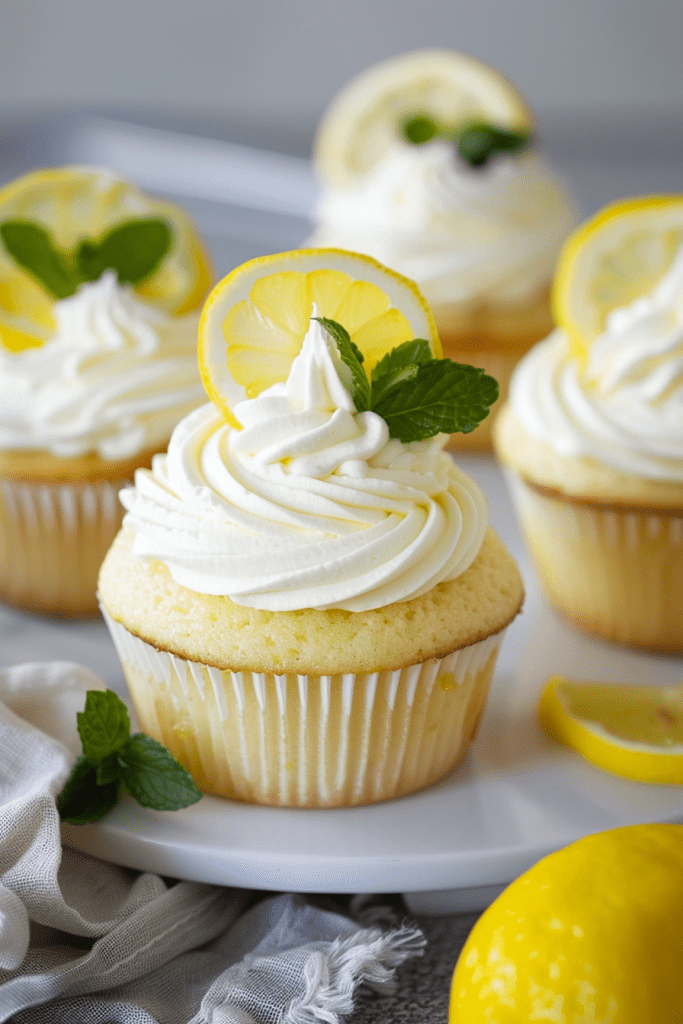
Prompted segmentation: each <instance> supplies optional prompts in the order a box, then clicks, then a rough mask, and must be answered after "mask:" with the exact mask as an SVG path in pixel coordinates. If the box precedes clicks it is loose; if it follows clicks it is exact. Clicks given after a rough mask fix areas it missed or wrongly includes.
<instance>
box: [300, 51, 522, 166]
mask: <svg viewBox="0 0 683 1024" xmlns="http://www.w3.org/2000/svg"><path fill="white" fill-rule="evenodd" d="M420 114H424V115H427V116H429V117H432V118H434V119H435V120H436V121H438V122H439V123H442V124H444V125H447V126H454V127H455V126H458V125H460V124H464V123H466V122H468V121H474V120H485V121H487V122H490V123H492V124H494V125H496V126H498V127H500V128H512V129H517V130H521V131H525V132H527V131H530V130H531V128H532V127H533V118H532V115H531V112H530V111H529V109H528V107H527V105H526V103H525V101H524V100H523V99H522V97H521V96H520V94H519V93H518V92H517V90H516V89H515V88H514V87H513V86H512V85H511V84H510V82H508V81H507V79H506V78H504V77H503V75H501V74H499V72H498V71H495V70H494V69H493V68H490V67H488V65H486V64H482V63H480V61H478V60H475V59H474V58H473V57H468V56H466V55H465V54H462V53H456V52H455V51H453V50H438V49H436V50H417V51H414V52H412V53H405V54H402V55H401V56H399V57H394V58H392V59H391V60H386V61H383V62H382V63H380V64H375V65H373V66H372V67H370V68H368V69H367V70H366V71H364V72H362V73H361V74H360V75H358V76H357V77H356V78H354V79H352V80H351V82H349V84H348V85H347V86H346V87H345V88H344V89H342V91H341V92H340V93H339V94H338V95H337V96H336V97H335V99H334V100H333V101H332V103H331V104H330V106H329V107H328V109H327V110H326V112H325V114H324V116H323V119H322V121H321V123H320V126H319V128H318V133H317V136H316V142H315V147H314V157H315V162H316V166H317V170H318V173H319V175H320V177H321V178H322V179H323V181H326V182H329V183H330V184H337V185H344V184H347V183H349V182H350V181H352V180H353V179H354V178H356V177H357V176H358V175H362V174H365V173H366V172H367V171H369V170H370V168H371V167H373V166H374V165H375V164H376V163H377V162H378V161H379V160H380V159H381V158H382V157H383V156H384V154H385V153H386V152H387V150H388V149H389V147H390V146H391V145H393V143H394V142H395V141H396V140H397V139H399V138H401V126H402V124H403V122H404V121H405V120H406V118H409V117H412V116H415V115H420Z"/></svg>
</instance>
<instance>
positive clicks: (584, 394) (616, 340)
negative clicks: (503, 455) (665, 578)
mask: <svg viewBox="0 0 683 1024" xmlns="http://www.w3.org/2000/svg"><path fill="white" fill-rule="evenodd" d="M654 209H655V210H657V204H656V203H655V204H654ZM671 213H672V216H673V219H674V220H675V219H676V217H677V218H678V220H680V221H681V227H680V228H678V229H676V227H675V224H672V223H670V224H669V225H668V234H669V235H670V236H673V238H674V246H673V249H672V251H671V253H670V254H669V256H668V257H667V258H666V259H660V256H659V255H658V250H659V249H661V245H659V244H658V240H659V242H661V239H662V238H663V237H664V236H663V235H662V232H661V230H660V228H659V226H657V227H656V230H653V231H651V238H650V239H647V238H645V236H644V234H643V227H642V226H641V222H643V221H644V219H645V218H644V217H643V214H642V212H639V213H638V223H636V224H635V225H634V229H633V230H635V232H636V234H635V235H634V237H635V238H636V240H637V245H638V248H637V249H634V248H633V239H632V238H630V237H629V234H630V229H628V228H627V225H628V223H629V216H630V215H631V214H630V212H629V209H628V206H625V207H623V208H621V209H620V213H619V216H616V217H615V216H612V217H611V220H608V221H607V222H606V224H605V223H603V222H602V221H599V219H598V223H597V225H596V228H595V229H593V228H592V227H591V225H590V224H589V226H588V228H589V230H588V233H587V234H586V235H585V237H584V236H582V247H581V249H576V248H574V247H573V246H571V245H570V248H569V252H570V256H571V266H568V265H563V266H561V270H560V275H559V276H558V283H557V286H556V308H559V312H560V317H558V319H560V318H562V319H563V320H564V323H563V325H562V327H561V328H558V329H557V330H556V331H554V332H553V333H552V334H551V335H550V336H549V337H548V338H547V339H546V340H545V341H543V342H541V343H539V344H538V345H536V346H535V347H534V348H533V349H532V350H531V351H530V352H529V353H527V355H526V356H525V357H524V358H523V359H522V361H521V362H520V363H519V364H518V366H517V368H516V370H515V372H514V374H513V377H512V381H511V386H510V398H509V414H511V415H512V416H514V419H515V420H516V422H517V424H518V425H519V427H521V428H522V430H523V431H524V432H525V433H526V435H528V437H529V438H531V439H533V440H534V441H535V442H537V447H535V448H534V455H533V459H532V458H530V457H528V456H529V453H528V452H526V453H524V445H522V446H521V447H519V446H517V445H515V444H512V445H510V444H509V443H506V444H505V450H506V452H507V453H508V455H510V456H511V458H512V460H513V461H515V458H517V459H521V460H522V461H523V462H524V464H525V471H526V472H528V473H530V475H531V477H532V478H534V479H542V480H543V481H544V482H546V483H552V484H553V485H557V486H561V487H562V488H563V489H576V490H577V491H580V490H582V489H585V488H586V487H588V489H589V490H593V489H596V488H599V487H603V488H604V487H605V486H608V490H609V491H612V489H616V490H617V491H621V492H622V493H624V494H626V493H630V495H631V497H635V496H638V495H639V494H642V495H645V494H647V493H655V492H653V491H652V487H655V489H656V490H657V491H659V492H661V494H662V495H663V496H665V495H666V494H667V493H668V490H667V489H670V490H671V491H672V495H673V496H674V497H675V498H676V500H677V501H678V502H679V503H680V500H681V491H680V488H681V485H682V484H683V244H682V243H683V201H682V202H681V203H680V204H679V206H678V207H676V212H675V215H674V211H673V210H672V211H671ZM657 216H659V213H657ZM670 220H671V218H670ZM615 225H619V227H618V231H619V232H620V233H621V235H623V236H624V238H623V240H615V241H614V245H616V246H617V248H616V249H614V248H612V245H613V243H612V241H610V239H609V237H608V234H609V232H610V231H611V232H615V231H617V227H615ZM584 231H585V229H584ZM627 231H629V234H626V232H627ZM677 231H678V233H679V234H680V235H681V238H680V240H679V241H678V243H676V242H675V238H676V233H677ZM638 232H639V233H640V234H639V235H638ZM670 242H671V239H670V238H668V239H667V241H666V246H667V248H670ZM622 247H623V252H622ZM591 249H602V252H601V253H599V255H595V254H594V253H592V252H591ZM648 249H649V250H650V251H651V253H652V256H651V257H647V256H646V255H644V254H645V253H647V251H648ZM629 251H631V252H632V253H633V254H634V255H632V257H631V260H634V259H635V260H636V262H638V261H640V260H645V261H646V262H647V261H648V260H649V259H650V258H651V259H654V260H656V262H657V270H656V272H655V273H653V274H649V275H646V274H645V269H646V268H645V267H641V268H640V272H641V275H642V278H643V280H644V282H645V284H644V287H643V286H641V287H640V288H639V287H638V286H637V285H636V284H635V283H634V281H633V280H632V278H633V272H632V271H628V272H625V271H624V270H622V269H620V265H621V263H622V259H623V256H624V253H626V254H628V253H629ZM606 256H607V258H605V257H606ZM617 257H619V258H617ZM565 263H566V261H565ZM623 265H624V266H628V259H623ZM591 266H593V267H594V270H593V271H591V269H590V268H591ZM665 266H666V269H664V267H665ZM615 267H616V268H617V269H616V270H615V269H613V268H615ZM595 268H597V269H595ZM591 273H594V274H595V276H594V277H593V278H592V279H591V276H590V275H591ZM624 273H627V276H628V283H627V284H625V283H623V282H620V280H619V278H620V275H623V274H624ZM608 277H609V278H610V279H609V280H608ZM648 278H654V280H651V279H648ZM579 288H580V289H581V291H582V292H585V295H586V297H585V298H584V300H583V301H582V299H581V296H580V295H577V294H576V292H577V290H578V289H579ZM641 288H642V291H641ZM634 294H635V295H636V296H637V297H633V296H634ZM621 295H623V296H624V297H628V301H625V302H624V303H623V304H622V303H621V301H620V296H621ZM591 296H597V297H598V298H597V299H595V300H594V301H600V297H601V296H610V298H609V299H607V300H606V308H605V309H604V311H603V313H602V314H601V315H600V316H594V317H593V322H594V324H595V326H594V327H593V329H592V331H591V328H590V324H591V321H590V319H589V317H588V316H586V315H585V313H584V314H582V315H584V317H585V322H581V321H570V314H571V309H572V307H573V305H574V304H576V306H577V308H578V309H580V310H583V311H585V308H586V307H587V306H588V305H590V297H591ZM508 441H509V438H508ZM515 447H517V451H518V453H519V454H518V455H517V456H516V457H515V456H514V454H512V452H513V450H514V449H515ZM558 457H559V460H558ZM561 460H569V461H570V463H571V464H572V465H573V466H574V471H575V473H576V480H574V471H572V472H570V471H568V469H567V462H566V461H564V462H562V461H561ZM553 467H555V468H553ZM596 468H597V470H602V471H603V472H602V477H600V476H599V475H598V476H596ZM549 478H552V481H551V480H550V479H549ZM625 478H635V480H636V482H633V480H632V481H631V483H630V484H627V483H626V482H625ZM599 480H601V481H602V482H601V483H599V482H598V481H599ZM607 480H611V481H612V484H611V485H606V481H607ZM638 481H640V482H642V485H644V487H643V486H641V483H638Z"/></svg>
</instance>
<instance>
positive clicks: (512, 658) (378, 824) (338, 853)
mask: <svg viewBox="0 0 683 1024" xmlns="http://www.w3.org/2000/svg"><path fill="white" fill-rule="evenodd" d="M460 461H461V462H462V463H464V464H465V468H467V469H468V470H469V471H470V472H471V473H472V475H474V476H475V477H477V478H478V479H479V481H480V482H481V483H482V486H483V487H484V488H485V490H486V492H487V494H488V495H489V498H490V501H491V508H492V519H493V523H494V525H495V526H496V528H497V529H498V531H499V533H500V534H501V535H502V536H503V538H504V540H505V541H506V543H507V544H508V545H509V547H510V548H511V550H512V551H513V553H514V554H515V556H516V557H517V559H518V561H519V563H520V566H521V568H522V571H523V573H524V576H525V580H526V583H527V591H528V594H527V600H526V604H525V608H524V612H523V614H522V615H521V616H520V617H519V619H518V620H517V621H516V622H515V623H514V624H513V625H512V626H511V628H510V630H509V632H508V635H507V637H506V640H505V643H504V644H503V649H502V651H501V656H500V659H499V663H498V669H497V672H496V676H495V679H494V684H493V687H492V693H491V698H490V701H489V705H488V707H487V710H486V713H485V715H484V720H483V724H482V729H481V731H480V734H479V736H478V738H477V741H476V743H475V744H474V746H473V748H472V749H471V751H470V753H469V755H468V757H467V760H466V761H465V763H464V764H463V765H462V766H461V767H460V768H459V769H458V770H456V771H455V772H453V773H452V775H451V776H450V777H448V778H447V779H445V780H444V781H442V782H441V783H440V784H438V785H436V786H434V787H433V788H431V789H429V790H426V791H425V792H423V793H419V794H416V795H414V796H411V797H407V798H404V799H401V800H394V801H391V802H389V803H384V804H378V805H375V806H371V807H360V808H351V809H346V810H320V811H316V810H284V809H280V808H264V807H258V806H251V805H247V804H240V803H236V802H231V801H225V800H219V799H215V798H212V797H208V796H207V797H204V798H203V799H202V800H201V801H200V802H199V803H198V804H195V805H194V806H193V807H189V808H187V809H185V810H183V811H179V812H176V813H172V814H169V813H165V814H164V813H159V812H155V811H146V810H143V809H142V808H141V807H139V806H138V805H137V804H135V803H134V802H133V801H132V800H124V801H123V802H122V803H121V804H119V805H118V806H117V807H116V808H115V809H114V810H113V811H112V812H111V813H110V814H109V815H108V816H107V817H106V819H104V820H103V821H102V822H100V823H98V824H97V825H89V826H83V827H80V828H75V827H71V826H64V839H65V842H66V843H67V844H69V845H72V846H75V847H77V848H78V849H80V850H83V851H85V852H88V853H92V854H95V855H96V856H98V857H102V858H104V859H106V860H111V861H114V862H116V863H120V864H125V865H127V866H129V867H134V868H138V869H146V870H150V871H155V872H158V873H161V874H164V875H171V876H174V877H183V878H191V879H194V880H198V881H208V882H215V883H220V884H224V885H236V886H243V887H248V888H252V887H255V888H260V889H276V890H283V889H288V890H293V891H300V892H336V893H351V892H402V893H404V894H406V896H407V899H408V903H409V906H410V908H411V909H412V910H413V911H414V912H420V911H423V912H430V911H431V912H434V911H441V912H453V911H455V910H465V909H480V908H481V907H482V906H485V905H486V903H487V902H489V901H490V899H492V898H493V897H494V896H495V895H496V894H497V892H498V891H499V890H500V888H501V887H502V886H503V885H505V884H506V883H508V882H510V881H511V880H512V879H513V878H514V877H516V876H517V875H518V874H519V873H520V872H522V871H524V870H526V869H527V868H528V867H530V866H531V865H532V864H533V863H534V862H535V861H536V860H538V859H539V858H540V857H542V856H544V855H545V854H547V853H549V852H551V851H552V850H555V849H558V848H559V847H560V846H563V845H565V844H567V843H569V842H572V841H573V840H575V839H578V838H579V837H580V836H582V835H585V834H587V833H589V832H595V831H599V830H602V829H607V828H614V827H617V826H619V825H626V824H631V823H635V822H643V821H654V820H658V821H659V820H661V821H683V787H678V786H655V785H645V784H641V783H637V782H630V781H628V780H625V779H621V778H618V777H616V776H612V775H609V774H607V773H605V772H602V771H600V770H599V769H597V768H595V767H593V766H591V765H590V764H588V763H587V762H585V761H583V760H582V759H581V758H580V757H578V756H577V755H575V754H573V753H572V752H571V751H568V750H566V749H565V748H563V747H560V746H558V745H557V744H555V743H553V742H552V741H551V740H549V739H548V738H547V737H546V736H545V735H544V734H543V733H542V731H541V730H540V728H539V726H538V724H537V721H536V715H535V706H536V701H537V699H538V694H539V691H540V688H541V686H542V684H543V682H544V681H545V679H546V678H547V677H548V676H549V675H550V674H552V673H554V672H563V673H566V674H567V675H569V676H572V677H576V678H584V679H602V680H613V681H616V682H622V683H624V684H628V683H631V684H635V683H642V682H650V683H657V684H662V685H670V684H672V683H674V682H677V681H678V680H680V679H681V678H682V677H683V659H680V658H667V657H656V656H651V655H647V654H640V653H637V652H633V651H628V650H624V649H621V648H617V647H614V646H612V645H610V644H606V643H602V642H601V641H597V640H592V639H590V638H589V637H586V636H583V635H582V634H581V633H579V632H578V631H577V630H575V629H574V628H573V627H572V626H570V625H568V624H566V623H564V622H562V621H561V620H560V619H559V618H558V617H557V616H556V615H555V613H554V612H552V611H551V610H550V609H549V608H548V607H547V606H546V604H545V602H544V601H543V600H542V599H541V598H540V596H539V593H538V589H537V587H536V585H535V583H534V579H533V575H532V573H531V570H530V568H529V566H528V562H527V560H526V557H525V554H524V551H523V549H522V546H521V542H520V540H519V535H518V533H517V529H516V526H515V523H514V519H513V517H512V510H511V507H510V505H509V500H508V498H507V493H506V491H505V489H504V486H503V482H502V479H501V476H500V473H499V471H498V470H497V469H496V467H495V466H494V464H493V461H492V460H490V459H484V458H469V459H466V460H465V459H462V460H460Z"/></svg>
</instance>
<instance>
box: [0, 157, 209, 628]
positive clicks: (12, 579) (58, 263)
mask: <svg viewBox="0 0 683 1024" xmlns="http://www.w3.org/2000/svg"><path fill="white" fill-rule="evenodd" d="M0 236H1V242H0V600H3V601H6V602H8V603H10V604H14V605H17V606H19V607H22V608H25V609H28V610H30V611H35V612H42V613H49V614H56V615H85V614H96V612H97V601H96V594H95V591H96V581H97V573H98V570H99V566H100V563H101V561H102V558H103V557H104V554H105V552H106V550H107V548H108V546H109V544H110V543H111V541H112V539H113V537H114V535H115V534H116V531H117V530H118V527H119V525H120V521H121V516H122V511H121V510H120V506H119V501H118V491H119V488H120V487H121V486H122V485H123V483H125V482H126V481H128V480H130V479H132V474H133V471H134V470H135V469H136V468H137V467H138V466H144V465H149V464H150V460H151V457H152V455H153V454H154V452H156V451H159V450H162V449H164V448H165V446H166V444H167V442H168V439H169V437H170V435H171V431H172V429H173V427H174V426H175V424H176V423H177V422H178V420H179V419H180V418H182V416H183V415H185V414H186V413H187V412H189V411H190V410H191V409H193V408H194V407H195V406H197V405H198V404H199V403H200V402H201V401H202V398H203V390H202V386H201V381H200V378H199V373H198V370H197V365H196V338H197V324H198V319H199V309H198V307H199V306H200V305H201V303H202V301H203V299H204V297H205V295H206V292H207V290H208V288H209V287H210V284H211V279H212V272H211V267H210V262H209V259H208V256H207V254H206V252H205V250H204V247H203V245H202V242H201V241H200V239H199V238H198V236H197V234H196V232H195V230H194V228H193V226H192V224H191V223H190V221H189V219H188V217H187V216H186V215H185V213H184V212H183V211H182V210H181V209H180V208H179V207H178V206H176V205H174V204H172V203H169V202H166V201H163V200H161V199H157V198H154V197H151V196H148V195H145V194H143V193H142V192H140V191H139V190H138V189H136V188H135V187H134V186H132V185H131V184H129V183H128V182H127V181H124V180H122V179H121V178H119V177H117V176H116V175H114V174H112V173H110V172H108V171H105V170H100V169H93V168H85V167H60V168H52V169H48V170H42V171H36V172H34V173H31V174H28V175H25V176H23V177H21V178H19V179H18V180H16V181H14V182H12V183H11V184H9V185H7V186H6V187H5V188H4V189H3V190H2V192H0Z"/></svg>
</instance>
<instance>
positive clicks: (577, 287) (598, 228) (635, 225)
mask: <svg viewBox="0 0 683 1024" xmlns="http://www.w3.org/2000/svg"><path fill="white" fill-rule="evenodd" d="M681 245H683V196H680V195H672V196H647V197H644V198H638V199H625V200H622V201H620V202H618V203H613V204H611V205H610V206H607V207H605V209H604V210H602V211H601V212H600V213H598V214H597V215H596V216H595V217H592V218H591V219H590V220H588V221H586V222H585V223H584V224H583V225H582V226H581V227H580V228H579V229H578V230H577V231H575V232H574V234H573V235H571V236H570V238H569V239H568V240H567V242H566V243H565V246H564V248H563V250H562V252H561V254H560V258H559V261H558V264H557V269H556V274H555V281H554V285H553V299H552V305H553V315H554V319H555V322H556V324H557V325H558V327H560V328H561V329H562V330H563V331H564V332H565V333H566V335H567V337H568V339H569V344H570V347H571V351H572V354H573V355H574V356H575V357H576V358H577V359H579V360H580V361H581V362H582V363H585V360H586V358H587V355H588V350H589V348H590V346H591V343H592V342H593V341H594V340H595V338H597V337H598V336H599V335H600V334H601V333H602V332H603V330H604V328H605V324H606V321H607V317H608V315H609V314H610V313H611V312H612V311H613V310H615V309H619V308H621V307H623V306H627V305H629V304H630V303H631V302H633V301H635V299H637V298H639V297H640V296H642V295H647V294H648V293H649V292H651V291H652V290H653V288H654V287H655V286H656V285H657V284H658V282H659V281H661V279H662V278H663V277H664V275H665V274H666V273H667V271H668V270H669V269H670V267H671V264H672V263H673V261H674V258H675V256H676V253H677V252H678V250H679V249H680V247H681Z"/></svg>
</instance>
